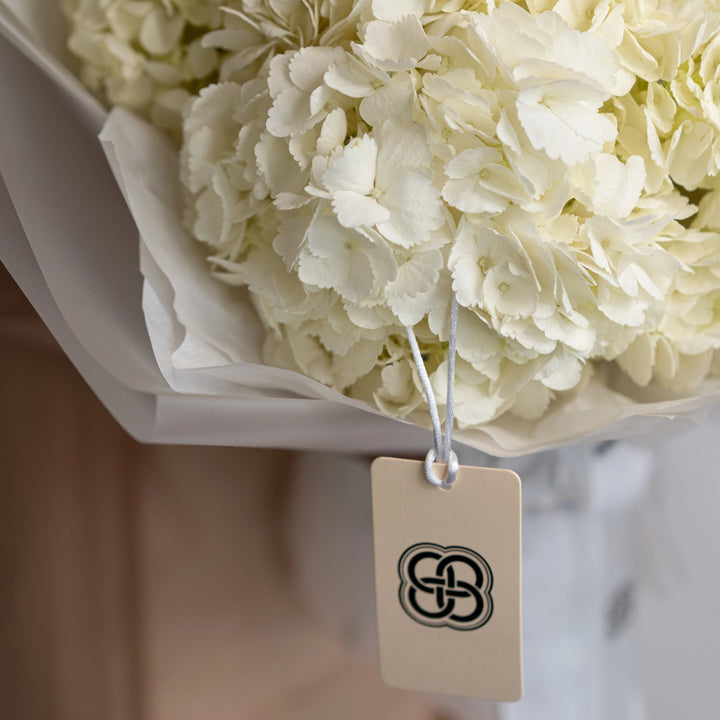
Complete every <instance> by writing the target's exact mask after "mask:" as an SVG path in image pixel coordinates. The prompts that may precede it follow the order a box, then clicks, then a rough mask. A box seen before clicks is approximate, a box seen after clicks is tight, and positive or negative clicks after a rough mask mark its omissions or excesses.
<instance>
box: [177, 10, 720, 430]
mask: <svg viewBox="0 0 720 720" xmlns="http://www.w3.org/2000/svg"><path fill="white" fill-rule="evenodd" d="M260 5H265V3H261V2H260V0H237V2H236V3H235V5H234V7H235V8H236V10H235V12H234V13H232V14H231V15H232V18H231V20H232V27H230V26H229V25H228V26H227V27H225V28H223V29H221V30H217V31H215V32H214V33H211V34H210V37H209V39H206V40H205V41H204V45H203V46H204V47H210V46H213V47H221V48H222V49H223V52H224V53H226V56H225V59H224V60H223V66H222V70H221V77H222V80H223V81H222V82H220V83H219V84H215V85H212V86H209V87H207V88H205V89H203V90H202V91H201V92H200V94H199V97H198V98H197V99H196V100H195V101H194V103H193V104H192V106H191V107H189V109H188V112H187V116H186V119H185V123H184V127H183V132H184V146H183V153H182V168H183V178H182V179H183V183H184V186H185V188H186V191H187V196H188V217H187V222H188V226H189V228H190V229H191V231H192V232H193V233H194V235H195V236H196V237H197V238H198V239H199V240H200V241H202V242H204V243H206V244H207V247H208V256H209V260H210V263H211V265H212V267H213V270H214V272H215V274H216V275H217V276H218V277H219V278H220V279H221V280H223V281H224V282H226V283H229V284H236V285H242V286H248V287H249V289H250V291H251V293H252V296H253V298H254V301H255V304H256V307H257V309H258V311H259V313H260V315H261V317H262V318H263V319H264V320H265V322H266V324H267V326H268V328H269V329H270V330H271V332H269V333H268V343H267V348H266V351H267V358H268V360H269V361H270V362H272V363H274V364H278V365H281V366H286V367H291V368H294V369H299V370H300V371H302V372H303V373H305V374H307V375H309V376H310V377H313V378H315V379H317V380H319V381H321V382H324V383H327V384H328V385H331V386H333V387H336V388H338V389H340V390H342V391H344V392H346V393H348V394H350V395H352V396H353V397H357V398H361V399H365V400H373V401H374V402H375V403H376V404H377V405H378V406H379V407H380V408H381V409H383V410H384V411H386V412H389V413H393V414H396V415H403V416H405V415H408V414H410V413H412V412H413V411H415V410H416V409H418V408H419V407H421V406H422V404H423V399H422V394H421V392H420V391H419V384H418V381H417V375H416V372H415V370H414V366H413V362H412V358H411V356H410V352H409V347H408V343H407V340H406V337H405V331H404V326H406V325H413V326H414V327H415V332H416V334H417V336H418V339H419V342H420V345H421V349H422V351H423V353H424V357H425V358H426V364H427V366H428V368H429V370H430V372H431V376H432V379H433V382H434V384H435V386H436V393H437V395H438V399H439V401H440V402H442V401H443V393H444V385H445V373H446V346H447V340H448V328H447V326H448V314H449V303H450V299H451V294H452V293H453V292H454V293H455V294H456V297H457V300H458V303H459V305H460V318H459V325H458V336H457V350H458V361H457V374H456V417H457V420H458V423H459V425H460V426H461V427H464V426H473V425H478V424H481V423H484V422H487V421H489V420H491V419H492V418H494V417H496V416H498V415H499V414H501V413H503V412H506V411H508V410H510V411H512V412H513V413H516V414H518V415H520V416H522V417H529V418H533V417H539V416H540V415H542V414H543V413H544V412H545V410H546V409H547V407H548V405H549V403H550V402H551V401H552V400H553V398H554V397H556V396H557V395H558V394H561V393H565V392H568V391H572V390H573V389H575V388H578V387H579V386H581V385H582V383H583V382H584V380H586V379H587V377H588V376H589V373H591V372H592V371H593V367H594V366H596V365H597V364H598V363H601V362H607V361H613V360H617V361H618V362H619V364H620V366H621V367H622V368H623V369H625V371H626V372H627V373H628V374H629V375H630V377H632V378H633V380H635V381H636V382H638V383H641V384H646V383H648V382H650V380H651V379H653V378H655V379H656V380H659V381H661V382H663V383H665V384H666V385H670V386H673V387H676V388H677V389H679V390H687V389H688V388H690V387H691V386H693V385H694V384H697V382H699V381H700V380H702V378H703V377H705V375H706V374H707V373H708V372H709V371H710V368H711V363H712V356H713V352H714V350H715V349H716V348H718V347H720V322H719V321H720V234H718V233H717V232H715V230H716V229H720V175H719V172H718V171H719V170H720V107H719V105H718V100H719V99H720V87H719V86H718V82H717V78H718V77H720V70H718V66H719V64H718V62H717V60H716V58H717V57H718V56H719V55H720V49H719V48H720V39H719V38H720V15H718V14H717V13H716V12H715V9H714V6H715V3H713V2H710V0H708V2H702V1H701V0H698V1H697V2H695V3H693V2H687V0H682V1H680V0H676V1H672V0H647V1H643V2H634V1H632V0H627V2H621V1H620V0H605V1H604V2H595V1H594V0H592V1H591V0H557V2H554V1H551V0H546V1H543V0H537V1H530V0H529V1H528V2H527V3H523V4H522V6H521V4H519V3H517V4H516V3H512V2H504V3H502V4H499V5H498V6H495V4H494V3H493V2H492V0H487V2H471V1H469V0H468V1H467V2H463V0H357V1H356V2H352V1H351V0H324V1H323V2H319V1H316V2H313V0H307V2H299V1H298V2H293V1H292V0H285V2H280V1H279V0H275V1H274V2H273V1H272V0H267V6H268V7H272V8H274V9H275V11H276V10H277V9H278V8H284V9H285V18H286V19H287V17H289V12H290V10H288V8H289V9H291V11H292V12H297V13H302V17H303V18H304V19H305V20H306V21H307V25H303V24H302V23H300V22H295V23H293V24H291V25H290V26H288V24H287V23H286V21H285V20H282V21H281V20H278V17H279V16H277V15H276V16H273V17H274V19H273V18H270V15H268V14H267V13H266V14H265V15H264V16H263V17H264V18H265V21H264V22H259V21H258V14H257V9H258V6H260ZM301 8H304V10H301ZM253 13H254V14H253ZM271 20H272V21H271ZM289 27H292V28H294V29H293V31H292V32H291V31H290V30H289ZM258 59H260V62H259V64H258ZM253 63H255V64H253ZM251 67H252V71H253V73H254V76H252V77H249V68H251ZM698 201H699V208H700V211H699V212H697V210H698V208H697V206H696V205H695V204H693V203H697V202H698Z"/></svg>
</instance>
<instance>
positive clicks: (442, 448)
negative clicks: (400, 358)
mask: <svg viewBox="0 0 720 720" xmlns="http://www.w3.org/2000/svg"><path fill="white" fill-rule="evenodd" d="M457 319H458V304H457V298H456V297H455V293H453V295H452V301H451V304H450V340H449V342H448V373H447V401H446V404H445V435H444V436H443V433H442V429H441V427H440V413H439V412H438V407H437V401H436V400H435V393H434V392H433V389H432V385H431V384H430V378H429V377H428V374H427V369H426V368H425V362H424V361H423V358H422V354H421V353H420V347H419V346H418V342H417V338H416V337H415V331H414V330H413V329H412V327H410V326H409V325H408V326H406V327H405V330H406V331H407V336H408V341H409V342H410V350H411V351H412V355H413V359H414V360H415V366H416V367H417V371H418V375H419V376H420V382H421V383H422V386H423V390H424V391H425V397H426V398H427V404H428V408H429V409H430V420H431V421H432V427H433V439H434V443H435V445H434V447H431V448H430V450H429V451H428V454H427V455H426V456H425V477H426V478H427V479H428V481H429V482H430V483H432V484H433V485H436V486H437V487H441V488H444V489H446V490H447V489H449V488H450V486H451V485H452V484H453V483H454V482H455V478H456V477H457V473H458V459H457V455H456V454H455V452H454V450H453V449H452V433H453V425H454V423H455V414H454V413H455V410H454V404H455V348H456V345H457ZM435 462H441V463H447V473H446V475H445V478H444V479H441V478H439V477H438V476H437V475H436V474H435V468H434V467H433V463H435Z"/></svg>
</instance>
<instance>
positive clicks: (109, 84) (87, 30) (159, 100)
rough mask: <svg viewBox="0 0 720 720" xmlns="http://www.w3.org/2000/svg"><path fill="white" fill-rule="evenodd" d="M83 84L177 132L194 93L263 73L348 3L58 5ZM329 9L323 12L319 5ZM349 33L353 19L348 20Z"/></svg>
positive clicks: (183, 0)
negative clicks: (66, 23) (227, 80)
mask: <svg viewBox="0 0 720 720" xmlns="http://www.w3.org/2000/svg"><path fill="white" fill-rule="evenodd" d="M63 2H64V7H65V11H66V14H67V16H68V19H69V22H70V26H71V27H70V35H69V40H68V44H69V48H70V50H71V51H72V52H73V53H74V54H75V55H76V56H77V57H78V58H79V59H80V60H81V68H80V76H81V78H82V80H83V82H84V83H85V84H86V85H87V86H88V87H89V88H90V89H91V90H92V91H93V92H95V93H96V94H97V95H99V96H100V97H102V98H103V99H105V100H106V101H107V102H108V103H109V104H110V105H122V106H124V107H127V108H130V109H131V110H134V111H136V112H138V113H140V114H142V115H145V116H147V117H149V118H150V119H151V120H152V121H153V122H154V123H155V124H156V125H158V126H160V127H162V128H164V129H168V130H173V131H177V132H179V130H180V126H181V122H182V115H181V113H182V107H183V105H184V103H185V102H186V101H187V100H188V98H190V96H191V94H192V93H196V92H198V91H199V90H200V89H201V88H202V87H205V86H207V85H209V84H210V83H212V82H215V81H217V79H218V78H220V79H225V78H227V77H228V76H230V75H232V76H233V78H234V79H235V80H238V79H240V80H247V79H249V78H252V77H255V76H256V75H258V74H263V73H264V72H265V71H264V70H263V63H265V62H267V60H268V59H269V57H270V56H272V55H273V54H275V53H277V52H282V51H284V50H287V49H289V48H298V47H300V46H301V45H303V44H306V43H312V42H314V41H315V40H316V39H317V35H318V33H319V32H320V31H321V30H322V29H323V28H324V27H325V26H326V25H328V23H329V21H330V20H332V21H334V20H335V19H336V17H340V16H343V17H344V16H351V15H352V13H351V11H352V5H353V3H352V2H351V0H331V2H329V3H323V4H321V3H318V2H317V1H315V2H314V3H310V2H307V3H305V2H300V1H299V0H285V1H283V0H280V1H278V0H228V1H227V2H224V1H223V0H63ZM326 4H327V6H328V7H327V8H325V7H324V6H325V5H326ZM346 22H347V23H349V24H350V25H351V26H352V27H353V28H354V24H353V21H352V18H351V17H348V18H347V20H346Z"/></svg>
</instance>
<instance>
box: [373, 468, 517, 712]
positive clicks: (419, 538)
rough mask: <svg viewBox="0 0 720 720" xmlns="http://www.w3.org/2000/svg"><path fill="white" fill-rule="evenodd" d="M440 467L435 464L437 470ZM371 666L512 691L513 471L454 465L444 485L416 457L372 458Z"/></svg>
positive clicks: (480, 690) (398, 683)
mask: <svg viewBox="0 0 720 720" xmlns="http://www.w3.org/2000/svg"><path fill="white" fill-rule="evenodd" d="M443 471H444V468H443V466H439V465H438V466H437V473H438V476H440V477H442V472H443ZM372 503H373V528H374V538H375V595H376V603H377V618H378V638H379V645H380V668H381V675H382V678H383V680H384V681H385V682H386V683H387V684H388V685H392V686H393V687H399V688H407V689H411V690H423V691H428V692H442V693H450V694H454V695H467V696H471V697H481V698H486V699H488V700H501V701H514V700H519V699H520V698H521V697H522V692H523V684H522V629H521V627H522V618H521V506H520V478H519V477H518V476H517V475H516V474H515V473H514V472H511V471H510V470H496V469H488V468H477V467H466V466H461V467H460V470H459V472H458V475H457V479H456V480H455V483H454V484H453V486H452V488H451V489H449V490H441V489H440V488H437V487H435V486H433V485H431V484H430V483H429V482H428V481H427V479H426V478H425V467H424V463H422V462H418V461H415V460H401V459H397V458H378V459H377V460H375V461H374V462H373V464H372Z"/></svg>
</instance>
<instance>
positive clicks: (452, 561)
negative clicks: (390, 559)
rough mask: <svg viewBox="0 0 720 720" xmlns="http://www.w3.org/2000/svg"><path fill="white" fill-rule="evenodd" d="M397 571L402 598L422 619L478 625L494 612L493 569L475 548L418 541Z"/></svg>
mask: <svg viewBox="0 0 720 720" xmlns="http://www.w3.org/2000/svg"><path fill="white" fill-rule="evenodd" d="M398 572H399V573H400V604H401V605H402V607H403V610H405V612H406V613H407V614H408V615H409V616H410V617H411V618H412V619H413V620H415V621H416V622H419V623H421V624H422V625H429V626H430V627H450V628H453V629H454V630H475V629H476V628H479V627H482V626H483V625H484V624H485V623H486V622H487V621H488V620H489V619H490V616H491V615H492V611H493V603H492V597H491V596H490V591H491V590H492V584H493V576H492V572H491V571H490V566H489V565H488V564H487V562H486V561H485V559H484V558H483V557H482V556H480V555H478V553H476V552H475V551H473V550H469V549H468V548H464V547H457V546H455V547H442V546H441V545H435V544H434V543H418V544H417V545H413V546H412V547H409V548H408V549H407V550H406V551H405V552H404V553H403V554H402V557H401V558H400V562H399V563H398Z"/></svg>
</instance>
